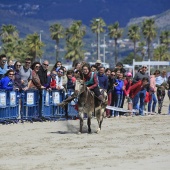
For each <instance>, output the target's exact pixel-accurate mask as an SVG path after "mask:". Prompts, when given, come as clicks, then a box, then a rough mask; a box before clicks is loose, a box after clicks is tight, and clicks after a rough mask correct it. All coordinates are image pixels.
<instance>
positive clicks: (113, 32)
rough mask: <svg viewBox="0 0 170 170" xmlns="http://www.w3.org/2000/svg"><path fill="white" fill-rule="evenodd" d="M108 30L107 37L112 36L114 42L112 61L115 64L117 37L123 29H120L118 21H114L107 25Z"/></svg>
mask: <svg viewBox="0 0 170 170" xmlns="http://www.w3.org/2000/svg"><path fill="white" fill-rule="evenodd" d="M108 30H109V33H108V35H109V37H110V38H114V43H115V50H114V52H115V61H114V63H115V64H116V63H117V57H118V56H117V45H118V43H117V40H118V39H119V38H121V36H122V33H123V30H122V29H120V27H119V22H115V23H114V24H112V25H109V26H108Z"/></svg>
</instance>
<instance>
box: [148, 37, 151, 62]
mask: <svg viewBox="0 0 170 170" xmlns="http://www.w3.org/2000/svg"><path fill="white" fill-rule="evenodd" d="M150 58H151V54H150V41H149V40H148V60H150Z"/></svg>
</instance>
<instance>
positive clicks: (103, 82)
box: [97, 67, 108, 91]
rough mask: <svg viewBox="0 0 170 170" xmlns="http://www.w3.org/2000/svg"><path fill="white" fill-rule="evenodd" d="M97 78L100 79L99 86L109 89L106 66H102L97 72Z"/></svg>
mask: <svg viewBox="0 0 170 170" xmlns="http://www.w3.org/2000/svg"><path fill="white" fill-rule="evenodd" d="M97 78H98V81H99V87H100V88H101V89H104V90H106V91H107V89H108V77H107V76H106V75H105V69H104V67H100V68H99V71H98V73H97Z"/></svg>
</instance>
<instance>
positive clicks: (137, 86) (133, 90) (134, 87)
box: [129, 80, 143, 99]
mask: <svg viewBox="0 0 170 170" xmlns="http://www.w3.org/2000/svg"><path fill="white" fill-rule="evenodd" d="M142 88H143V86H142V80H139V81H138V82H137V83H135V84H134V85H132V86H131V87H130V93H129V96H130V98H132V99H133V98H134V97H135V96H136V95H137V93H138V92H139V91H141V89H142Z"/></svg>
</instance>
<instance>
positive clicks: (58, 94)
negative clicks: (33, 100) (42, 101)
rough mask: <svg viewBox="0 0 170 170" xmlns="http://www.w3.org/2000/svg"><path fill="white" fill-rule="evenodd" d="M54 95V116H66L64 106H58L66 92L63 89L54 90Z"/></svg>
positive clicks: (52, 94)
mask: <svg viewBox="0 0 170 170" xmlns="http://www.w3.org/2000/svg"><path fill="white" fill-rule="evenodd" d="M51 96H52V113H53V116H54V118H57V119H58V118H59V119H61V118H65V110H64V109H63V108H62V107H59V106H57V104H58V103H61V102H62V101H63V100H64V99H65V93H64V91H63V90H60V91H58V90H53V91H52V92H51Z"/></svg>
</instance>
